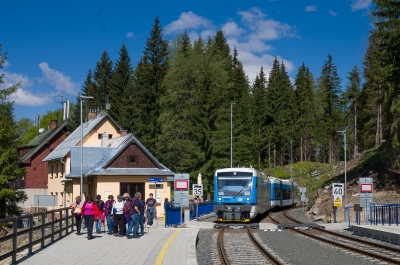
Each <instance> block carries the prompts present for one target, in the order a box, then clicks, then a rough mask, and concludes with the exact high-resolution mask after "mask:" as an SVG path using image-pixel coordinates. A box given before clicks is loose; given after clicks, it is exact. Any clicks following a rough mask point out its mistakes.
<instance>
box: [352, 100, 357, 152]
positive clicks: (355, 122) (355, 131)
mask: <svg viewBox="0 0 400 265" xmlns="http://www.w3.org/2000/svg"><path fill="white" fill-rule="evenodd" d="M357 157H358V143H357V106H354V154H353V158H354V159H356V158H357Z"/></svg>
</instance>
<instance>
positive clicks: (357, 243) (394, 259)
mask: <svg viewBox="0 0 400 265" xmlns="http://www.w3.org/2000/svg"><path fill="white" fill-rule="evenodd" d="M269 218H270V219H271V220H272V221H274V222H276V223H280V224H282V223H284V224H293V225H294V226H296V225H297V224H302V223H301V222H300V221H298V220H296V219H294V218H292V217H290V216H288V215H287V211H284V212H282V213H277V214H275V213H274V214H273V216H271V215H270V216H269ZM288 229H290V230H291V231H293V232H295V233H299V234H302V235H303V236H306V237H310V238H313V239H315V240H318V241H322V242H324V243H327V244H330V245H334V246H336V247H339V248H342V249H344V250H346V251H352V252H355V253H357V254H361V255H363V256H367V257H371V258H374V259H377V260H381V261H385V262H388V263H391V264H400V249H398V248H394V247H390V246H387V245H382V244H378V243H374V242H370V241H366V240H362V239H358V238H355V237H351V236H346V235H343V234H340V233H335V232H332V231H327V230H324V229H321V228H318V227H313V228H312V229H308V230H298V229H295V228H291V227H288Z"/></svg>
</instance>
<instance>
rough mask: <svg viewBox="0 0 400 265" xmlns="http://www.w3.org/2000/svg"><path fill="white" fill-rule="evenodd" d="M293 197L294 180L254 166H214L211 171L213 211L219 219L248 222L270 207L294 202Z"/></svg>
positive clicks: (295, 187) (294, 198)
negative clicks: (278, 176)
mask: <svg viewBox="0 0 400 265" xmlns="http://www.w3.org/2000/svg"><path fill="white" fill-rule="evenodd" d="M296 199H297V186H296V184H295V183H294V182H292V181H289V180H281V179H277V178H273V177H267V176H265V175H264V174H262V173H260V172H258V171H257V170H256V169H254V168H224V169H218V170H217V171H216V172H215V175H214V204H215V205H214V211H215V214H216V216H217V219H218V221H221V222H228V221H235V222H249V221H250V220H251V219H253V218H254V217H256V216H257V215H259V214H262V213H264V212H266V211H268V210H270V209H272V208H274V207H282V206H291V205H294V204H295V203H296Z"/></svg>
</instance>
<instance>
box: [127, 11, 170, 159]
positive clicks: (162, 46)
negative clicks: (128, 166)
mask: <svg viewBox="0 0 400 265" xmlns="http://www.w3.org/2000/svg"><path fill="white" fill-rule="evenodd" d="M167 70H168V42H167V41H166V40H164V39H163V33H162V28H161V25H160V20H159V19H158V16H156V18H155V20H154V24H153V27H152V29H151V32H150V37H148V38H147V40H146V47H145V49H144V52H143V56H142V58H141V59H140V61H139V63H138V65H137V67H136V69H135V76H134V91H135V101H134V102H135V109H134V113H133V119H134V123H135V126H134V132H135V135H136V136H137V137H138V138H139V139H140V141H141V142H142V143H143V145H144V146H146V147H147V148H148V149H149V150H150V152H152V153H154V154H157V152H156V146H157V139H158V136H159V134H160V131H161V126H160V124H159V120H158V119H159V116H160V98H161V97H162V96H163V94H164V90H163V87H162V86H161V84H162V81H163V79H164V76H165V75H166V73H167Z"/></svg>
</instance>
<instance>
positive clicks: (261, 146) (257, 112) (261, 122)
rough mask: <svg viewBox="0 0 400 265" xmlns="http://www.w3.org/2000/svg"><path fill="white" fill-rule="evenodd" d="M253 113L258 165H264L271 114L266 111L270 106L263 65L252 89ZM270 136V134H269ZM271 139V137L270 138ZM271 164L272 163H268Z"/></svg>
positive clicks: (260, 166)
mask: <svg viewBox="0 0 400 265" xmlns="http://www.w3.org/2000/svg"><path fill="white" fill-rule="evenodd" d="M251 106H252V108H251V110H252V112H251V115H252V121H253V122H252V123H253V124H254V130H253V136H254V143H255V144H254V146H255V153H256V154H257V160H256V161H257V163H258V167H259V168H260V169H261V168H262V167H263V164H262V163H263V161H264V158H265V142H264V139H265V137H266V135H265V133H266V126H267V122H268V121H270V119H268V118H269V117H268V116H267V115H268V114H269V112H268V111H266V107H267V106H268V100H267V78H266V76H265V73H264V69H263V67H261V69H260V73H259V74H258V75H257V76H256V78H255V80H254V83H253V87H252V89H251ZM268 137H270V135H268ZM268 139H269V138H268ZM268 166H270V164H268Z"/></svg>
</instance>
